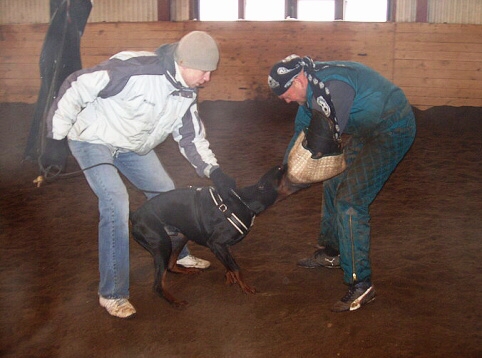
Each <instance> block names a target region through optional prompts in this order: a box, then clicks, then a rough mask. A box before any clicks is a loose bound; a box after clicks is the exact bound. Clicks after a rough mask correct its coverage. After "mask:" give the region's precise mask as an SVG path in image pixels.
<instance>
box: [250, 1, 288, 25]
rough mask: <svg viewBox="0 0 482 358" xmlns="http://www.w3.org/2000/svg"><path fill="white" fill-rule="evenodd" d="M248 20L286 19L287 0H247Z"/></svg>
mask: <svg viewBox="0 0 482 358" xmlns="http://www.w3.org/2000/svg"><path fill="white" fill-rule="evenodd" d="M245 11H246V13H245V17H244V18H245V19H246V20H258V21H268V20H284V19H285V0H245Z"/></svg>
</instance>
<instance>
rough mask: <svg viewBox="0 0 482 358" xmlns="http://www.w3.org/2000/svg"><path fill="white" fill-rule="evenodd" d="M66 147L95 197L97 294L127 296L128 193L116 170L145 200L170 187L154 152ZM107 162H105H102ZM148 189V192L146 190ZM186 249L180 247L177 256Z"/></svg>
mask: <svg viewBox="0 0 482 358" xmlns="http://www.w3.org/2000/svg"><path fill="white" fill-rule="evenodd" d="M69 147H70V150H71V152H72V154H73V156H74V157H75V159H76V160H77V162H78V163H79V165H80V167H81V168H82V169H85V168H88V167H91V166H93V165H96V164H102V165H98V166H95V167H93V168H90V169H87V170H85V171H84V175H85V177H86V179H87V182H88V183H89V185H90V187H91V189H92V191H93V192H94V193H95V195H96V196H97V198H98V199H99V213H100V221H99V272H100V283H99V295H101V296H102V297H105V298H128V297H129V195H128V193H127V189H126V187H125V185H124V182H123V181H122V179H121V176H120V174H119V171H120V172H121V173H122V174H123V175H124V176H125V177H126V178H127V179H128V180H129V181H130V182H131V183H132V184H133V185H134V186H136V187H137V188H139V189H140V190H143V191H144V194H145V196H146V197H147V199H150V198H152V197H154V196H156V195H157V193H158V192H164V191H168V190H172V189H174V182H173V181H172V179H171V178H170V177H169V175H168V174H167V172H166V171H165V169H164V167H163V166H162V164H161V162H160V161H159V158H158V157H157V155H156V153H155V152H154V151H151V152H149V153H148V154H146V155H138V154H136V153H133V152H125V153H116V154H115V155H114V156H113V155H112V152H111V151H110V149H109V148H108V147H107V146H105V145H102V144H92V143H87V142H79V141H72V140H71V141H69ZM104 163H105V164H107V165H105V164H104ZM150 191H152V192H150ZM188 253H189V252H188V251H187V247H184V249H183V252H181V254H180V256H179V257H180V258H182V257H184V256H186V255H187V254H188Z"/></svg>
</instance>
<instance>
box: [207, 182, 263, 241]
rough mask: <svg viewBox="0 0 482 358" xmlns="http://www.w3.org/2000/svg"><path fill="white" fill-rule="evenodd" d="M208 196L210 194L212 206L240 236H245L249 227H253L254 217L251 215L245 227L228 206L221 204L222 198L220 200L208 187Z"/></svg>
mask: <svg viewBox="0 0 482 358" xmlns="http://www.w3.org/2000/svg"><path fill="white" fill-rule="evenodd" d="M209 194H211V198H212V199H213V202H214V205H216V207H217V208H218V209H219V211H221V212H222V213H223V215H224V217H225V218H226V220H228V221H229V222H230V223H231V225H233V226H234V228H235V229H236V230H238V231H239V233H240V234H241V235H246V234H247V233H248V231H249V229H250V228H251V226H253V224H254V219H255V217H256V215H254V214H253V216H252V218H251V222H250V223H249V226H247V225H246V224H245V223H243V221H242V220H241V219H240V218H238V216H237V215H236V214H235V213H233V212H232V211H231V210H230V209H229V208H228V206H227V205H226V204H225V203H224V202H223V198H221V196H220V195H219V194H218V192H217V191H216V190H215V189H214V188H213V187H212V186H210V187H209Z"/></svg>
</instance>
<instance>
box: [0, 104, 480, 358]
mask: <svg viewBox="0 0 482 358" xmlns="http://www.w3.org/2000/svg"><path fill="white" fill-rule="evenodd" d="M200 109H201V115H202V116H203V118H204V120H205V123H206V127H207V131H208V137H209V139H210V141H211V144H212V148H213V150H214V152H215V153H217V157H218V160H219V162H220V163H221V165H222V167H223V168H224V170H225V171H226V172H227V173H229V174H230V175H232V176H234V177H235V178H236V179H237V181H238V184H239V185H242V186H244V185H249V184H252V183H254V182H255V181H256V180H257V179H258V177H259V176H261V175H262V174H263V173H264V172H265V171H266V170H267V169H268V168H270V167H271V166H273V165H276V164H279V163H281V160H282V157H283V153H284V149H285V147H286V145H287V143H288V141H289V139H290V137H291V129H292V126H293V121H292V119H293V117H294V114H295V111H296V106H292V105H286V104H283V103H281V102H275V103H272V102H255V101H246V102H221V101H219V102H203V103H202V104H201V107H200ZM33 111H34V106H33V105H26V104H0V149H1V150H0V195H1V202H0V214H1V217H0V220H1V227H0V230H1V231H0V240H1V241H0V243H1V247H0V248H1V251H0V267H1V272H0V300H1V301H0V317H1V319H0V356H3V357H179V358H184V357H186V358H192V357H196V358H198V357H199V358H204V357H206V358H207V357H213V358H218V357H219V358H221V357H226V358H238V357H246V358H271V357H481V356H482V310H481V303H482V289H481V287H482V263H481V262H482V261H481V260H482V250H481V249H482V240H481V239H482V184H481V181H482V165H481V154H482V108H467V107H464V108H451V107H443V108H433V109H431V110H427V111H416V116H417V122H418V134H417V138H416V140H415V143H414V145H413V147H412V148H411V150H410V152H409V153H408V154H407V156H406V157H405V159H404V160H403V162H402V163H401V164H400V165H399V166H398V168H397V169H396V171H395V172H394V173H393V175H392V176H391V178H390V179H389V181H388V182H387V184H386V185H385V187H384V189H383V190H382V192H381V193H380V195H379V196H378V197H377V199H376V200H375V202H374V203H373V205H372V207H371V213H372V221H371V224H372V248H371V258H372V266H373V271H374V274H373V280H374V284H375V286H376V288H377V298H376V300H375V301H374V302H373V303H371V304H369V305H367V306H365V307H363V308H362V309H360V310H358V311H355V312H350V313H332V312H331V311H330V307H331V306H332V305H333V303H334V302H335V301H337V300H338V299H339V298H341V297H342V296H343V295H344V294H345V292H346V286H344V285H343V283H342V272H341V271H340V270H327V269H313V270H309V269H303V268H300V267H297V265H296V262H297V260H298V259H300V258H302V257H304V256H306V255H309V254H311V253H312V251H313V249H314V246H315V245H316V236H317V234H318V226H319V221H320V206H321V196H322V187H321V184H316V185H313V186H312V187H310V188H309V189H306V190H304V191H302V192H299V193H297V194H295V195H293V196H291V197H289V198H288V199H286V200H285V201H282V202H280V203H278V204H277V205H275V206H274V207H272V208H270V209H269V210H267V211H266V212H264V213H262V214H261V215H260V216H259V217H258V218H257V219H256V222H255V225H254V227H253V229H252V231H251V233H250V234H249V235H248V236H247V238H246V239H245V240H244V241H242V242H241V243H239V244H238V245H236V246H234V247H233V249H232V251H233V253H234V255H235V257H236V259H237V261H238V262H239V264H240V265H241V267H242V270H243V273H244V276H245V279H246V281H247V282H248V283H250V284H252V285H254V286H255V287H256V288H257V290H258V291H259V292H258V293H257V294H256V295H249V296H248V295H245V294H243V293H242V292H241V291H240V289H239V288H238V287H229V286H225V284H224V269H223V267H222V266H221V264H220V263H219V262H218V261H217V260H216V259H215V258H214V255H213V254H212V253H211V252H210V251H209V250H208V249H206V248H204V247H201V246H198V245H195V244H191V245H190V247H191V251H192V252H193V253H194V254H195V255H197V256H199V257H202V258H205V259H208V260H210V261H211V262H212V266H211V268H209V269H208V270H206V271H205V272H203V273H201V274H199V275H195V276H187V275H174V274H171V275H170V276H169V285H170V287H171V291H172V293H174V294H175V295H176V296H177V297H178V298H182V299H186V300H187V301H189V305H188V306H187V307H186V308H185V309H182V310H180V309H175V308H173V307H171V306H169V305H168V304H167V303H166V302H165V301H164V300H162V299H161V298H159V297H158V296H156V295H155V294H154V293H153V291H152V289H151V286H152V282H153V272H154V271H153V264H152V260H151V257H150V256H149V254H148V253H147V251H145V250H144V249H142V248H141V247H140V246H139V245H137V244H136V243H135V242H134V241H132V245H131V302H132V303H133V304H134V305H135V307H136V308H137V311H138V313H137V316H136V317H135V318H134V319H132V320H120V319H116V318H113V317H111V316H109V315H108V314H107V312H106V311H105V310H104V309H102V308H101V307H100V306H99V304H98V299H97V283H98V271H97V220H98V213H97V202H96V198H95V197H94V194H93V193H92V192H91V191H90V189H89V187H88V186H87V183H86V181H85V179H84V177H83V176H82V175H80V176H75V177H71V178H68V179H62V180H58V181H56V182H54V183H50V184H47V185H43V186H41V187H40V188H37V187H36V186H35V185H34V184H33V183H32V181H33V179H35V177H36V176H37V175H38V167H37V165H36V164H35V163H32V162H29V161H22V159H23V152H24V149H25V146H26V140H27V136H28V132H29V128H30V123H31V118H32V115H33ZM156 151H157V152H158V153H159V155H160V157H161V160H162V161H163V162H164V164H165V166H166V167H167V169H168V170H169V172H170V173H171V175H172V177H173V179H174V180H175V182H176V184H177V185H178V186H179V187H182V186H186V185H209V184H210V181H209V180H206V179H200V178H198V177H197V176H196V174H195V172H194V170H193V169H192V168H191V167H190V166H189V164H188V163H187V161H186V160H184V159H183V158H182V157H181V155H180V154H179V152H178V150H177V147H176V146H175V144H174V142H173V141H172V140H168V141H167V142H166V143H164V144H162V145H161V146H160V147H158V148H157V149H156ZM76 169H77V166H76V164H75V161H74V160H73V158H69V165H68V168H67V170H68V171H70V172H72V171H75V170H76ZM130 192H131V205H132V208H133V209H135V208H137V207H138V206H139V205H141V203H142V202H143V201H144V198H143V196H142V195H141V194H140V193H139V192H138V191H137V190H135V189H134V188H132V187H130Z"/></svg>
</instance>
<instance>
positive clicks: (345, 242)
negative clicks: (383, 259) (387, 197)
mask: <svg viewBox="0 0 482 358" xmlns="http://www.w3.org/2000/svg"><path fill="white" fill-rule="evenodd" d="M315 63H316V65H317V66H316V69H317V70H316V71H314V72H312V73H313V74H314V76H316V77H317V78H318V79H319V80H320V81H322V82H323V83H324V84H325V85H326V86H327V87H328V89H329V90H330V92H331V99H332V102H333V104H334V107H335V112H336V114H337V116H338V115H339V114H340V113H345V115H344V117H346V118H345V120H343V118H340V117H338V123H339V124H340V127H341V131H342V132H343V133H346V134H349V135H351V140H350V141H349V142H348V144H347V145H346V146H345V147H344V153H345V158H346V162H347V169H346V170H345V171H344V172H343V173H341V174H339V175H337V176H336V177H334V178H332V179H329V180H326V181H325V182H324V183H323V190H324V191H323V203H322V220H321V229H320V237H319V244H320V245H322V246H325V247H328V248H331V249H335V250H337V251H339V253H340V264H341V268H342V269H343V272H344V281H345V282H346V283H347V284H352V283H354V282H361V281H369V280H371V266H370V259H369V249H370V223H369V222H370V214H369V206H370V204H371V203H372V202H373V200H374V199H375V197H376V196H377V194H378V192H379V191H380V190H381V189H382V187H383V185H384V183H385V182H386V181H387V180H388V178H389V176H390V174H391V173H392V172H393V171H394V169H395V167H396V166H397V164H398V163H399V162H400V160H402V158H403V157H404V155H405V153H406V152H407V151H408V149H409V148H410V146H411V145H412V143H413V140H414V137H415V131H416V129H415V128H416V126H415V117H414V115H413V112H412V109H411V106H410V104H409V103H408V101H407V99H406V97H405V95H404V93H403V91H402V90H401V89H400V88H398V87H397V86H395V85H394V84H393V83H391V82H390V81H389V80H387V79H386V78H384V77H383V76H381V75H380V74H379V73H377V72H376V71H374V70H372V69H370V68H369V67H367V66H364V65H362V64H360V63H355V62H343V61H335V62H315ZM339 81H341V86H340V82H339ZM346 85H348V86H349V87H351V89H350V88H348V87H346ZM343 86H344V87H343ZM343 88H345V89H349V91H343V90H340V89H343ZM348 93H349V95H348V97H350V98H349V99H348V100H347V101H344V100H343V99H342V100H341V101H340V100H338V101H337V98H341V97H343V96H344V95H345V94H348ZM340 96H341V97H340ZM352 99H353V100H352ZM316 106H317V104H316V100H315V99H314V96H313V91H312V88H311V87H310V85H309V86H308V92H307V102H306V105H305V106H300V108H299V109H298V113H297V116H296V119H295V134H294V136H293V138H292V140H291V142H290V145H289V146H288V149H287V153H289V150H290V149H291V147H292V146H293V144H294V141H295V139H296V138H297V136H298V134H299V132H300V131H301V130H303V128H305V127H307V126H308V125H309V123H310V121H311V109H312V108H313V109H316ZM343 107H345V108H343ZM343 122H344V123H343ZM343 127H344V128H343Z"/></svg>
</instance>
